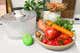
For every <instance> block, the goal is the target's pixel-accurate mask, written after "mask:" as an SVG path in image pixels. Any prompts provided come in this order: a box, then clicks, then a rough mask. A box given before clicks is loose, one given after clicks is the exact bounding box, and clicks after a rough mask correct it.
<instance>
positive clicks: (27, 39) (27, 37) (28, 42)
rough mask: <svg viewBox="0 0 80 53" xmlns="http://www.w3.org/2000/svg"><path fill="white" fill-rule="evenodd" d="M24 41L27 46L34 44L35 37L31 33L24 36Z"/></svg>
mask: <svg viewBox="0 0 80 53" xmlns="http://www.w3.org/2000/svg"><path fill="white" fill-rule="evenodd" d="M22 41H23V43H24V44H25V45H26V46H30V45H32V44H33V38H32V36H31V35H30V34H29V33H27V34H25V35H24V36H23V38H22Z"/></svg>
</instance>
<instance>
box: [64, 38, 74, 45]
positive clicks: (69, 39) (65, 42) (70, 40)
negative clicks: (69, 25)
mask: <svg viewBox="0 0 80 53" xmlns="http://www.w3.org/2000/svg"><path fill="white" fill-rule="evenodd" d="M72 41H73V40H72V38H68V39H66V40H65V41H64V45H66V44H69V43H71V42H72Z"/></svg>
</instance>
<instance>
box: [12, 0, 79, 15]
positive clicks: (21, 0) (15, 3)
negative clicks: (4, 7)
mask: <svg viewBox="0 0 80 53" xmlns="http://www.w3.org/2000/svg"><path fill="white" fill-rule="evenodd" d="M24 1H25V0H12V3H13V7H19V6H24ZM51 1H52V0H51ZM53 1H59V2H61V1H62V0H53ZM75 13H76V14H80V0H76V8H75Z"/></svg>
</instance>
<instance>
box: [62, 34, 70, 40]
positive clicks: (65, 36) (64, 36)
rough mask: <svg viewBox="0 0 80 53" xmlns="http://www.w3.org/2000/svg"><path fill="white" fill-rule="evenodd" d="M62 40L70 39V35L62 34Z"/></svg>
mask: <svg viewBox="0 0 80 53" xmlns="http://www.w3.org/2000/svg"><path fill="white" fill-rule="evenodd" d="M60 38H62V39H68V38H70V37H69V36H68V35H66V34H61V35H60Z"/></svg>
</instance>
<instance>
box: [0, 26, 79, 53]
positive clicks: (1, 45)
mask: <svg viewBox="0 0 80 53" xmlns="http://www.w3.org/2000/svg"><path fill="white" fill-rule="evenodd" d="M74 29H75V30H76V31H75V33H76V40H75V44H74V45H73V46H72V47H71V48H69V49H67V50H64V51H53V50H48V49H46V48H44V47H42V46H41V45H40V44H38V43H37V42H36V41H35V42H34V44H33V45H32V46H25V45H24V44H23V43H22V40H15V39H14V40H13V39H10V38H9V37H8V34H7V32H6V28H5V27H4V26H3V25H0V53H80V39H79V36H80V35H79V32H80V30H79V29H80V25H74Z"/></svg>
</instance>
